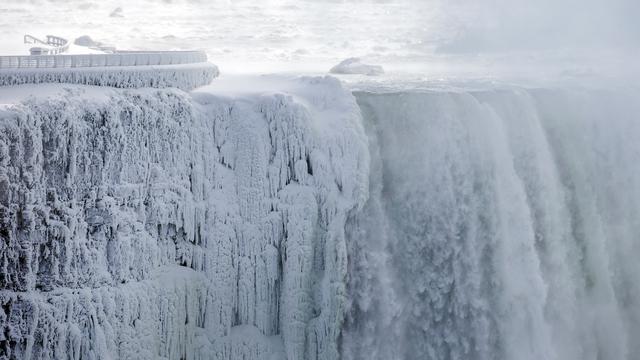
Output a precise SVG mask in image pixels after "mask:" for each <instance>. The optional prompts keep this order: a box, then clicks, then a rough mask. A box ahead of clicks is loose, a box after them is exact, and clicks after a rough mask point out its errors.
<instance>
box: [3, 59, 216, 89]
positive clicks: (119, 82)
mask: <svg viewBox="0 0 640 360" xmlns="http://www.w3.org/2000/svg"><path fill="white" fill-rule="evenodd" d="M218 74H219V71H218V67H217V66H215V65H213V64H210V63H196V64H181V65H156V66H109V67H86V68H80V67H79V68H56V69H51V68H42V69H29V68H24V69H0V86H9V85H20V84H40V83H68V84H83V85H98V86H112V87H119V88H142V87H155V88H164V87H175V88H178V89H182V90H193V89H195V88H196V87H199V86H203V85H207V84H209V83H211V81H212V80H213V79H214V78H215V77H217V76H218Z"/></svg>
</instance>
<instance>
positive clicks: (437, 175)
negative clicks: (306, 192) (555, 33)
mask: <svg viewBox="0 0 640 360" xmlns="http://www.w3.org/2000/svg"><path fill="white" fill-rule="evenodd" d="M639 95H640V94H639V93H638V92H632V91H628V92H622V91H615V92H614V91H612V92H604V91H602V92H601V91H593V90H581V89H572V90H566V91H562V90H529V91H527V90H504V91H479V92H474V93H453V92H451V93H446V92H418V91H415V92H405V93H385V94H374V93H364V92H362V93H358V94H357V98H358V102H359V105H360V107H361V110H362V113H363V117H364V121H365V126H366V128H367V131H368V135H369V139H370V141H369V142H370V145H369V147H370V152H371V158H372V164H371V179H370V199H369V201H368V203H367V204H366V205H365V208H364V210H363V212H362V213H360V214H358V216H356V219H355V220H354V221H352V222H351V223H350V224H349V226H348V227H349V228H348V234H349V239H348V247H349V254H350V262H349V279H348V281H349V284H348V289H349V297H350V301H351V304H350V307H349V311H348V314H347V317H346V320H345V329H344V331H343V336H342V344H341V350H342V354H343V357H344V358H345V359H354V360H355V359H473V360H477V359H492V360H494V359H495V360H498V359H506V360H520V359H532V360H533V359H558V360H584V359H589V360H605V359H606V360H613V359H620V360H622V359H627V360H631V359H638V358H640V345H638V341H637V339H639V338H640V278H638V274H640V261H638V259H637V257H636V256H635V255H634V254H638V253H639V250H640V240H639V239H638V234H640V216H639V215H640V214H639V212H640V167H639V166H638V161H639V160H640V142H638V141H637V139H638V136H639V135H640V121H638V114H640V101H639V100H640V97H639Z"/></svg>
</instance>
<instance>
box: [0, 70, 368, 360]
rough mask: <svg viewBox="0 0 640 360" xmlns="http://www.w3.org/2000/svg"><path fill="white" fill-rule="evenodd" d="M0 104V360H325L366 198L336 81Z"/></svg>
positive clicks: (357, 123)
mask: <svg viewBox="0 0 640 360" xmlns="http://www.w3.org/2000/svg"><path fill="white" fill-rule="evenodd" d="M34 89H35V90H34ZM295 89H304V91H295ZM0 90H1V91H0V95H2V96H4V97H3V98H2V97H0V103H4V104H5V105H0V264H1V268H0V269H1V270H0V289H1V290H0V305H1V310H0V326H1V329H0V358H7V359H256V360H258V359H270V358H273V359H283V358H285V357H286V358H288V359H335V358H336V357H337V342H338V337H339V335H340V329H341V325H342V319H343V312H344V304H345V302H346V298H345V283H346V281H345V276H346V272H347V258H346V256H347V254H346V242H345V232H344V231H345V223H346V222H347V221H348V219H349V218H350V217H352V215H353V213H354V210H355V209H357V208H358V207H359V206H361V205H362V204H363V203H364V201H365V199H366V191H367V189H368V184H367V180H368V178H367V174H368V157H367V156H368V153H367V150H366V138H365V135H364V131H363V128H362V125H361V119H360V113H359V111H358V108H357V105H356V102H355V99H354V97H353V96H352V95H351V94H350V93H349V92H347V91H345V90H344V89H343V88H342V86H341V84H340V83H339V82H338V81H337V80H335V79H332V78H306V79H299V80H292V81H290V83H289V85H287V86H283V88H282V91H281V92H280V93H274V92H273V91H271V92H268V93H262V94H259V93H255V94H245V95H236V96H234V97H225V96H220V95H214V94H213V93H211V92H207V91H206V90H202V91H199V92H198V93H193V94H187V93H185V92H182V91H179V90H175V89H165V90H152V89H140V90H118V89H108V88H95V87H82V86H57V85H40V86H35V87H34V86H31V87H29V88H28V89H27V90H25V89H22V90H21V88H20V87H15V88H14V89H8V88H5V89H0ZM20 92H24V93H39V94H41V95H39V96H37V97H28V96H27V97H24V98H21V99H13V100H11V99H9V98H10V97H11V96H14V97H16V96H17V95H15V94H16V93H20ZM12 94H13V95H12ZM18 97H19V96H18ZM7 103H8V105H6V104H7Z"/></svg>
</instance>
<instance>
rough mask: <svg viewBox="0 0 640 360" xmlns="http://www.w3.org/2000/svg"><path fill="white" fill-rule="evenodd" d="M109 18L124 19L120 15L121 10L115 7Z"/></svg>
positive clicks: (122, 15) (121, 14)
mask: <svg viewBox="0 0 640 360" xmlns="http://www.w3.org/2000/svg"><path fill="white" fill-rule="evenodd" d="M109 17H124V14H123V13H122V8H121V7H117V8H115V9H113V11H112V12H111V13H110V14H109Z"/></svg>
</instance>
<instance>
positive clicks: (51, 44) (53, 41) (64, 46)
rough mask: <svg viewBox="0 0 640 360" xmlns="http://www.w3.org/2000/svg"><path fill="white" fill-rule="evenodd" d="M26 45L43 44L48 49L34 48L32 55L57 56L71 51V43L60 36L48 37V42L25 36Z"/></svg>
mask: <svg viewBox="0 0 640 360" xmlns="http://www.w3.org/2000/svg"><path fill="white" fill-rule="evenodd" d="M24 43H25V44H42V45H46V46H48V47H45V48H43V47H34V48H31V50H30V52H31V54H32V55H56V54H61V53H63V52H66V51H67V50H68V49H69V41H68V40H67V39H65V38H61V37H59V36H54V35H47V40H46V41H42V40H40V39H38V38H37V37H35V36H31V35H25V36H24Z"/></svg>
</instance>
